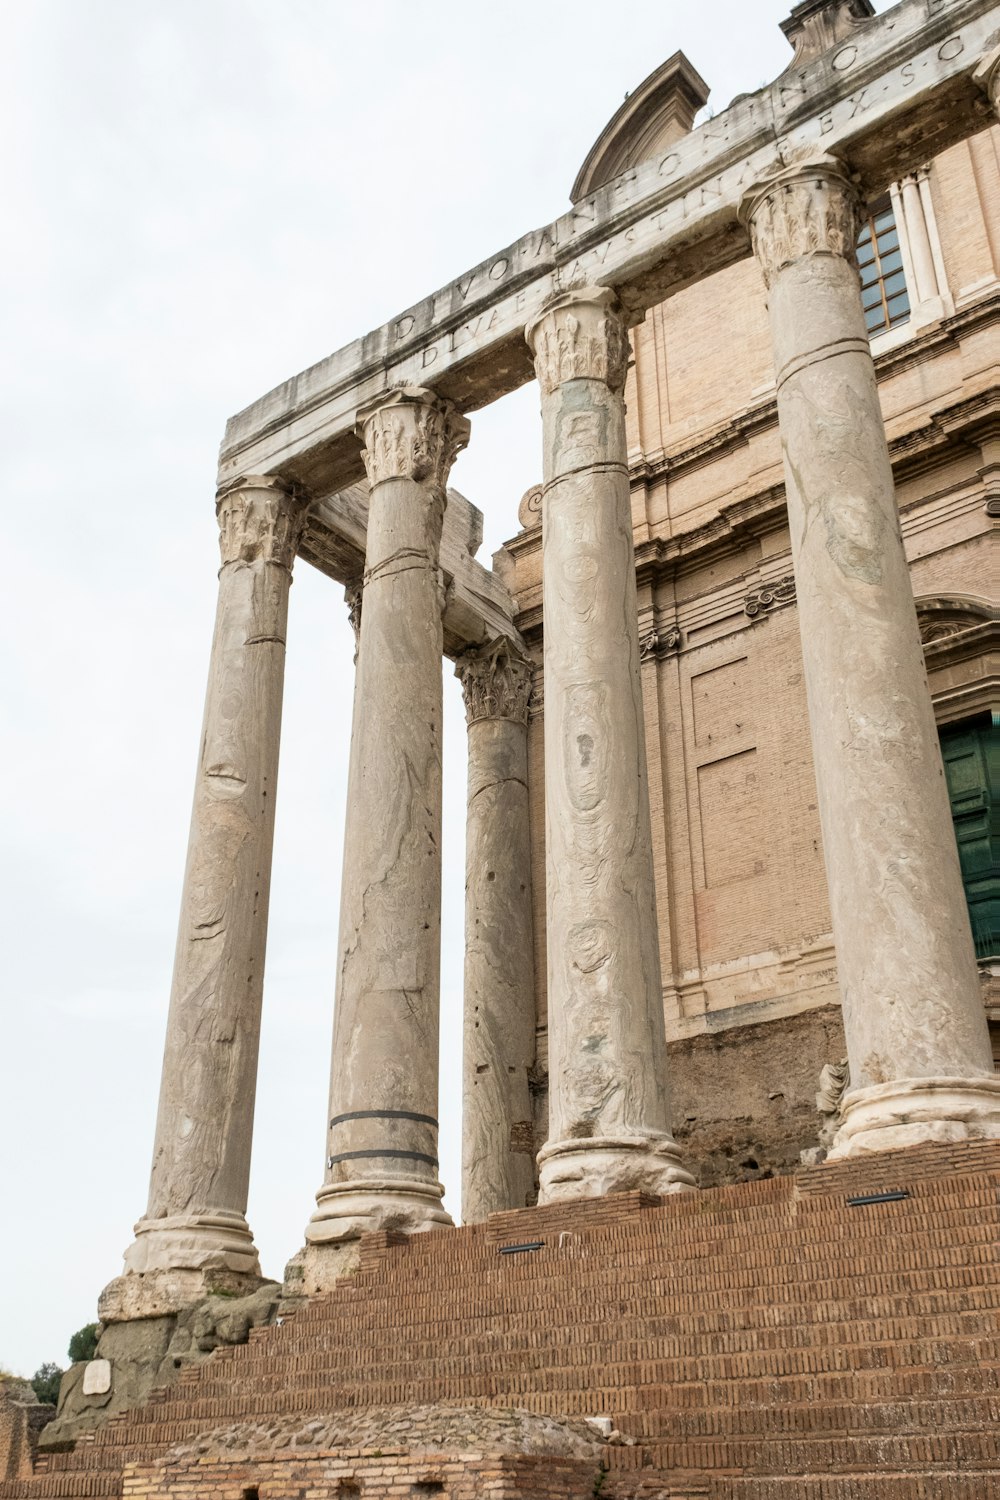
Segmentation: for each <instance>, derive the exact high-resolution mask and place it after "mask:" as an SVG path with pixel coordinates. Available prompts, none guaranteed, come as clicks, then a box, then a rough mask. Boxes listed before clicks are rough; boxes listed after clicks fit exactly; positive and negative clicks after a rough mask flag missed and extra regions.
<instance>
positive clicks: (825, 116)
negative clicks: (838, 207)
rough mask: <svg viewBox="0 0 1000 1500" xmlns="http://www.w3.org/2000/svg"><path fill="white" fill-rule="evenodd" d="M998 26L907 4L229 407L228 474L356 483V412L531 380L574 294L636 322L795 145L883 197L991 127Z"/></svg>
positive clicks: (923, 1) (471, 400) (960, 4)
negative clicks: (546, 332)
mask: <svg viewBox="0 0 1000 1500" xmlns="http://www.w3.org/2000/svg"><path fill="white" fill-rule="evenodd" d="M998 29H1000V5H997V4H996V3H995V0H950V3H948V4H947V5H946V4H944V3H941V4H938V3H936V0H903V3H902V4H900V5H897V6H896V7H894V9H893V11H892V13H891V16H888V17H887V16H879V17H877V18H874V19H872V20H870V21H868V22H866V24H865V25H864V26H863V27H861V28H859V30H858V32H857V35H856V38H854V39H852V40H849V41H846V42H845V43H844V44H843V46H841V47H840V48H839V49H833V50H831V51H829V52H827V53H825V54H823V55H822V56H820V57H817V58H815V59H813V60H811V61H810V62H808V63H807V64H806V66H805V67H802V68H798V69H795V68H793V70H792V71H790V72H787V73H785V74H783V75H782V77H781V78H780V79H778V80H777V81H776V82H775V83H773V84H771V85H770V86H769V87H768V88H765V89H762V90H761V91H760V92H759V93H757V94H754V95H748V96H744V97H743V98H741V99H738V100H736V101H734V103H733V104H732V105H731V106H730V107H729V109H728V110H726V111H725V113H724V114H723V115H720V116H719V117H718V118H716V119H714V120H711V121H709V122H708V123H707V124H705V125H703V126H701V128H700V129H698V130H696V131H693V132H692V133H691V134H690V135H688V136H686V137H684V139H682V140H679V141H678V142H677V143H676V144H675V145H674V146H672V147H671V148H670V150H669V151H667V152H665V153H664V154H663V155H662V156H661V157H660V158H659V159H654V160H652V161H650V162H646V163H644V164H643V165H642V166H639V167H636V168H634V169H632V170H630V171H628V172H626V173H624V174H623V175H622V176H621V177H619V178H616V179H615V180H614V181H613V182H611V183H608V184H607V185H606V186H604V187H601V188H599V189H598V190H597V191H596V192H594V193H593V194H591V195H590V196H589V197H587V198H585V199H583V200H581V202H580V203H579V204H577V205H575V207H574V208H573V210H572V211H571V212H569V213H568V214H565V215H563V216H562V218H560V219H557V220H556V221H555V222H554V223H553V224H551V225H548V226H546V227H545V228H543V229H540V230H537V231H534V232H532V233H531V234H528V235H525V236H524V237H523V238H522V239H520V240H518V241H516V242H515V243H514V244H512V245H510V246H508V247H507V248H505V249H504V250H502V251H501V252H499V253H498V254H497V255H495V256H492V257H490V258H489V259H488V260H485V261H483V262H482V263H481V264H480V265H478V266H476V267H474V268H472V269H471V270H470V271H469V272H467V273H466V274H465V275H463V276H460V277H458V278H457V280H455V281H454V282H452V283H451V284H450V285H449V286H447V287H445V288H442V289H441V290H440V291H438V292H436V293H435V294H434V295H433V296H432V297H428V298H427V299H425V300H424V301H423V302H421V303H418V304H416V305H415V306H414V307H412V308H409V309H408V310H406V311H405V312H403V313H401V314H400V315H399V316H398V317H396V318H394V319H392V320H391V322H389V323H387V324H385V325H384V326H383V327H382V328H379V329H376V330H374V331H373V332H371V333H369V334H367V335H366V336H365V338H364V339H361V340H358V341H356V342H355V343H353V344H349V345H348V346H347V347H346V348H344V349H342V350H341V351H339V352H338V353H336V354H333V355H331V356H330V357H329V358H328V359H326V360H324V361H322V362H321V363H320V364H318V365H316V366H314V367H313V368H312V369H311V370H309V371H307V372H305V373H304V374H302V375H299V376H296V377H295V378H294V379H293V380H291V381H288V382H286V383H285V384H284V385H282V386H279V387H277V388H276V389H275V390H274V391H272V392H270V393H269V394H268V395H266V396H264V397H262V398H261V399H260V400H259V401H257V402H255V403H254V404H253V405H252V406H250V407H248V408H247V409H246V410H245V411H244V412H241V413H239V414H238V415H237V416H235V417H233V418H232V419H231V420H230V422H229V424H228V427H227V431H226V437H225V440H224V442H223V449H222V456H221V461H220V471H219V472H220V482H226V481H227V480H228V479H229V478H231V477H234V476H235V475H237V474H239V473H240V472H247V471H248V470H250V471H254V472H261V473H272V472H273V473H288V474H289V475H294V477H295V478H296V480H297V481H298V482H300V483H302V484H304V485H305V486H306V487H307V488H308V489H309V491H310V493H312V494H315V495H318V496H321V495H330V494H332V493H334V492H335V491H337V490H340V489H343V488H344V487H345V486H347V485H349V484H351V483H353V482H354V481H355V480H356V479H357V478H359V477H360V472H361V457H360V453H359V451H358V448H357V445H356V442H355V441H354V438H353V426H354V419H355V413H356V411H357V410H358V408H359V407H360V406H362V405H364V403H365V402H366V401H367V400H369V399H370V398H372V397H373V396H376V395H378V394H379V392H381V391H382V390H384V389H385V388H386V386H387V385H389V386H393V385H406V384H414V385H419V384H423V383H426V382H427V381H428V380H433V382H434V386H435V389H436V390H438V391H440V392H441V394H443V395H446V396H449V397H451V398H452V399H453V400H457V401H458V402H459V403H460V404H461V405H462V407H463V409H464V410H471V409H474V408H475V407H477V406H481V405H484V404H486V403H487V402H489V401H493V400H496V399H497V398H498V397H500V396H502V395H505V394H507V393H508V392H509V391H511V390H515V389H517V387H518V386H520V385H523V384H524V383H525V382H526V381H527V380H529V379H530V378H531V376H532V373H533V371H532V366H531V363H530V359H529V358H528V354H527V351H526V349H525V348H524V346H523V341H522V335H523V329H524V326H525V324H526V323H528V322H529V321H530V320H531V319H532V318H533V317H535V316H537V314H538V312H539V311H540V310H541V308H542V306H543V305H544V304H545V303H546V302H548V301H549V300H550V299H551V298H552V297H553V296H554V295H556V294H558V293H560V292H561V291H563V290H565V289H567V288H568V287H571V286H575V285H581V284H584V283H586V282H589V281H599V282H600V283H601V284H604V285H608V286H613V287H614V289H615V290H616V291H617V292H618V294H619V297H620V298H621V300H622V301H623V304H624V306H625V309H626V313H627V316H628V318H629V320H630V321H639V320H640V319H641V317H642V315H643V314H644V313H645V311H646V309H647V308H649V307H651V306H653V305H654V304H656V303H658V302H661V301H662V300H663V299H664V298H665V297H667V296H668V295H669V294H670V293H671V291H673V290H675V289H676V288H678V287H680V286H683V285H685V284H686V283H688V282H689V281H691V280H694V279H700V278H702V277H704V276H707V275H710V274H711V273H712V271H713V270H716V269H719V268H721V267H723V266H726V265H730V264H732V263H733V262H734V261H735V260H740V259H743V258H745V257H746V256H747V254H748V252H749V246H748V244H747V241H746V238H745V236H744V235H743V234H742V232H740V230H739V228H738V223H737V219H738V212H739V207H740V203H741V201H742V199H743V197H744V195H745V193H746V191H747V188H748V186H749V185H750V184H752V183H753V182H754V181H755V180H756V179H757V178H759V177H761V176H763V175H766V174H767V173H768V172H769V171H771V170H773V169H774V167H775V165H776V163H777V162H778V161H785V162H787V161H788V160H789V159H790V158H791V157H792V156H793V155H794V153H795V152H796V151H801V150H803V149H805V150H808V151H815V150H816V149H817V147H820V148H821V149H822V150H823V151H824V152H826V153H827V154H831V153H835V152H837V151H845V150H846V151H848V152H849V155H850V160H851V165H852V169H853V170H854V171H855V172H856V173H857V174H859V177H860V180H861V184H862V187H863V189H864V191H865V193H866V195H868V196H871V195H872V194H873V193H875V192H878V191H881V190H882V189H884V188H885V187H886V186H887V185H888V184H889V182H891V181H895V180H897V179H899V178H900V177H902V176H904V175H905V174H906V173H907V172H911V171H914V170H916V169H918V168H919V167H921V166H922V165H923V163H924V162H925V161H926V160H927V159H928V157H929V156H931V155H933V154H935V153H936V152H938V151H940V150H943V149H944V148H945V147H946V146H947V145H949V144H950V143H951V142H952V141H956V140H960V139H962V138H963V137H965V136H967V135H969V134H970V133H972V132H973V131H974V130H975V129H977V128H978V127H979V126H980V125H981V124H983V123H985V121H986V119H987V114H986V100H985V97H984V94H983V92H982V89H981V87H980V86H979V85H976V84H974V83H973V81H972V78H971V73H972V71H973V69H975V68H976V67H977V65H978V64H979V62H980V59H981V58H982V55H983V53H984V51H985V50H986V48H987V45H988V43H989V41H990V39H991V37H992V35H993V33H994V32H996V31H997V30H998ZM918 127H919V128H918Z"/></svg>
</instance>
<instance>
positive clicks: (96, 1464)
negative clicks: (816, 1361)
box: [44, 1365, 1000, 1471]
mask: <svg viewBox="0 0 1000 1500" xmlns="http://www.w3.org/2000/svg"><path fill="white" fill-rule="evenodd" d="M911 1391H912V1396H911V1398H910V1399H911V1401H912V1402H914V1403H917V1402H923V1403H924V1404H927V1403H928V1402H930V1401H934V1402H939V1403H940V1402H943V1403H947V1402H950V1401H952V1400H961V1399H968V1398H969V1397H970V1396H978V1395H983V1394H985V1395H987V1396H989V1397H991V1398H992V1399H993V1400H994V1401H996V1400H1000V1366H998V1367H993V1368H989V1367H984V1366H978V1365H975V1366H967V1367H961V1366H959V1367H956V1368H955V1369H947V1368H945V1369H942V1368H941V1367H936V1366H932V1367H925V1368H913V1369H910V1370H905V1369H904V1370H898V1371H891V1372H881V1373H880V1374H878V1375H877V1376H876V1377H871V1376H868V1377H862V1376H858V1375H856V1374H850V1375H842V1376H831V1375H821V1376H817V1377H813V1378H812V1379H809V1380H803V1379H801V1378H798V1377H791V1378H789V1379H787V1380H781V1379H774V1378H768V1379H766V1380H758V1381H753V1382H747V1383H742V1382H741V1383H740V1384H739V1385H735V1384H732V1383H728V1382H726V1383H722V1382H719V1383H715V1384H713V1385H710V1386H705V1385H689V1386H676V1385H669V1386H655V1385H651V1386H636V1385H632V1386H626V1385H616V1386H603V1387H593V1386H591V1387H589V1388H588V1389H586V1390H584V1391H577V1392H575V1393H568V1392H564V1393H560V1394H558V1395H553V1396H551V1397H550V1396H546V1395H544V1394H543V1395H541V1396H539V1395H538V1394H537V1393H536V1394H535V1395H533V1396H532V1395H528V1396H523V1397H522V1398H521V1399H520V1403H519V1404H521V1405H523V1406H525V1407H528V1408H529V1409H542V1407H540V1406H539V1403H544V1410H546V1411H551V1412H553V1413H558V1412H560V1411H562V1412H563V1413H565V1414H568V1415H584V1416H596V1415H600V1414H602V1413H605V1414H612V1415H614V1416H615V1417H616V1420H619V1421H621V1420H624V1419H625V1418H626V1417H628V1418H629V1419H631V1418H636V1417H637V1418H640V1419H641V1418H642V1416H643V1414H644V1413H646V1412H668V1413H669V1415H670V1420H671V1421H675V1420H682V1419H683V1415H684V1414H685V1413H687V1412H692V1411H704V1410H706V1409H707V1410H711V1411H712V1412H713V1413H717V1414H720V1415H721V1414H724V1413H727V1412H731V1411H732V1410H733V1408H734V1407H736V1408H738V1409H740V1410H743V1409H744V1408H745V1409H746V1411H747V1412H748V1413H751V1412H752V1413H755V1414H759V1415H757V1416H755V1417H754V1420H760V1417H762V1418H763V1420H764V1422H767V1421H769V1419H770V1413H771V1411H772V1410H780V1409H783V1408H784V1407H788V1408H795V1407H802V1408H805V1409H811V1408H812V1407H816V1406H819V1405H823V1404H827V1405H834V1404H836V1402H837V1401H838V1400H839V1401H840V1402H842V1403H844V1404H845V1406H846V1408H847V1409H848V1410H849V1411H853V1412H858V1411H859V1410H860V1409H861V1408H863V1407H864V1406H865V1405H871V1406H872V1407H873V1408H874V1407H883V1406H887V1405H894V1406H900V1407H902V1408H903V1409H904V1410H905V1409H906V1406H907V1405H908V1404H909V1403H908V1402H907V1400H906V1398H907V1393H908V1392H911ZM312 1396H313V1399H312V1400H311V1401H310V1400H308V1399H306V1400H304V1402H303V1409H305V1408H306V1407H308V1408H310V1409H314V1410H315V1411H317V1412H322V1411H329V1410H335V1409H336V1407H335V1406H334V1404H333V1403H332V1401H331V1399H330V1393H329V1392H324V1391H323V1390H322V1389H316V1390H314V1391H313V1393H312ZM709 1396H710V1397H711V1398H712V1399H711V1402H710V1403H709V1405H708V1406H707V1405H706V1401H707V1398H708V1397H709ZM496 1399H497V1400H503V1399H504V1398H503V1397H502V1396H501V1397H498V1398H496ZM452 1404H459V1405H464V1404H466V1402H465V1400H464V1398H463V1399H460V1400H458V1401H457V1402H453V1403H452ZM261 1414H262V1415H264V1413H261ZM123 1415H124V1416H126V1417H127V1416H132V1415H134V1414H123ZM244 1415H245V1413H244ZM748 1419H749V1418H748ZM116 1420H118V1421H119V1424H120V1426H121V1425H124V1424H122V1423H121V1419H116ZM164 1420H166V1419H164ZM172 1420H173V1421H177V1419H176V1418H175V1419H172ZM189 1420H190V1423H191V1425H192V1427H193V1428H194V1427H196V1428H197V1430H205V1428H206V1423H207V1425H208V1426H212V1425H222V1424H223V1423H225V1422H226V1421H227V1420H229V1421H232V1420H236V1418H235V1417H232V1416H231V1417H230V1418H228V1419H227V1418H226V1417H225V1416H224V1415H220V1414H219V1413H218V1412H217V1411H216V1412H214V1413H212V1414H210V1415H209V1416H208V1417H207V1418H205V1419H204V1420H199V1419H197V1418H194V1417H190V1414H189ZM128 1425H130V1426H131V1424H128ZM855 1425H857V1422H855ZM175 1440H176V1439H175V1438H173V1437H171V1438H170V1439H169V1441H175ZM157 1451H159V1448H158V1447H157V1446H156V1445H152V1446H150V1445H145V1446H144V1447H142V1449H141V1450H140V1449H139V1448H138V1447H137V1446H136V1445H134V1444H133V1445H129V1452H130V1454H134V1453H139V1454H140V1456H145V1455H147V1454H152V1453H155V1452H157ZM120 1452H121V1448H120V1447H118V1446H110V1447H109V1446H100V1445H95V1444H94V1443H89V1444H79V1445H78V1446H77V1448H76V1450H75V1451H74V1452H72V1453H57V1454H51V1455H48V1456H47V1457H46V1458H45V1459H44V1462H45V1463H46V1464H47V1465H48V1466H49V1467H50V1468H51V1469H52V1470H53V1471H55V1470H56V1469H59V1470H64V1469H65V1470H73V1469H90V1468H94V1469H99V1468H103V1467H105V1466H106V1465H107V1464H108V1463H111V1462H114V1461H116V1459H117V1456H118V1455H119V1454H120Z"/></svg>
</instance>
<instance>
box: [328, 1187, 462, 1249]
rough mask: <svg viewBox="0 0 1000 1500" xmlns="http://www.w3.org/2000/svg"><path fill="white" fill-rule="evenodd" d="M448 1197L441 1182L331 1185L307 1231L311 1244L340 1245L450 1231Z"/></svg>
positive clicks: (451, 1226) (450, 1220) (450, 1221)
mask: <svg viewBox="0 0 1000 1500" xmlns="http://www.w3.org/2000/svg"><path fill="white" fill-rule="evenodd" d="M443 1196H444V1188H443V1187H442V1185H441V1183H440V1182H433V1183H422V1182H414V1181H412V1180H411V1181H406V1180H405V1179H404V1180H402V1181H396V1182H386V1183H378V1184H372V1183H370V1182H366V1183H360V1182H343V1183H340V1182H337V1183H327V1184H325V1186H323V1187H321V1188H320V1190H319V1192H318V1193H317V1194H316V1203H317V1205H318V1207H317V1209H316V1212H315V1213H314V1214H313V1216H312V1218H311V1219H310V1220H309V1223H308V1224H307V1225H306V1243H307V1244H309V1245H336V1244H341V1243H343V1242H344V1241H346V1240H357V1239H360V1238H361V1236H362V1235H363V1234H373V1233H376V1232H377V1231H378V1230H380V1229H395V1230H397V1231H398V1232H399V1233H401V1234H422V1233H424V1232H425V1231H426V1230H429V1229H451V1228H453V1227H454V1226H453V1223H452V1219H451V1216H450V1215H449V1214H448V1213H446V1211H445V1209H444V1207H443V1206H442V1203H441V1199H442V1197H443Z"/></svg>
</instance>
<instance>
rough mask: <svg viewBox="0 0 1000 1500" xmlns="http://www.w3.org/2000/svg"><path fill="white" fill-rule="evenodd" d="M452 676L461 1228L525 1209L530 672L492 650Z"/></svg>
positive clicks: (474, 654)
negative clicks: (458, 833)
mask: <svg viewBox="0 0 1000 1500" xmlns="http://www.w3.org/2000/svg"><path fill="white" fill-rule="evenodd" d="M455 671H456V674H457V676H458V677H460V678H461V680H462V690H463V692H464V695H465V713H466V718H467V720H468V726H469V799H468V813H467V821H466V834H465V1045H464V1055H463V1093H462V1219H463V1222H464V1223H466V1224H474V1223H478V1222H479V1221H480V1220H481V1219H485V1218H486V1217H487V1215H488V1214H493V1213H500V1212H502V1211H504V1210H506V1209H512V1208H524V1207H525V1206H526V1205H528V1204H530V1203H531V1202H532V1201H533V1198H534V1187H535V1157H534V1146H533V1139H534V1137H533V1131H532V1117H531V1091H530V1087H529V1074H530V1070H531V1067H532V1064H533V1063H534V1060H535V968H534V948H533V942H532V926H533V924H532V917H531V844H530V832H529V823H528V699H529V697H530V695H531V663H530V661H528V659H527V658H526V657H525V656H524V655H522V653H521V652H520V651H519V649H518V647H517V646H516V645H514V644H513V643H512V642H511V641H506V640H496V641H492V642H490V643H489V644H488V645H486V646H481V647H479V648H477V649H476V650H474V651H468V652H466V653H465V655H463V656H461V657H460V658H459V660H458V664H457V666H456V668H455Z"/></svg>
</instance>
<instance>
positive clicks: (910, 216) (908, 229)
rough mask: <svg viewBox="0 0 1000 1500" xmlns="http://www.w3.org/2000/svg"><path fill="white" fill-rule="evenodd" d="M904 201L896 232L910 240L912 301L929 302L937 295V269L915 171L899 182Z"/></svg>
mask: <svg viewBox="0 0 1000 1500" xmlns="http://www.w3.org/2000/svg"><path fill="white" fill-rule="evenodd" d="M900 193H901V196H902V200H903V212H904V224H902V225H900V224H897V233H904V232H905V234H906V236H907V239H908V240H909V245H910V259H911V262H912V264H913V276H914V281H915V283H916V285H915V286H914V289H913V296H912V299H911V300H912V301H913V303H914V304H919V303H922V302H932V301H933V300H934V298H935V297H937V296H938V284H937V271H936V270H935V267H934V253H933V251H932V250H931V242H930V236H929V235H928V233H927V222H926V220H925V218H924V201H923V198H922V196H921V192H920V183H919V181H918V180H917V177H916V175H915V174H911V175H910V176H909V177H904V178H903V180H902V183H901V184H900Z"/></svg>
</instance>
